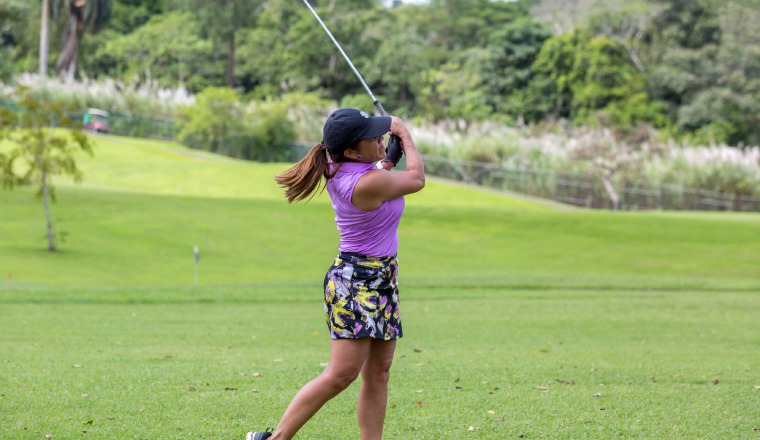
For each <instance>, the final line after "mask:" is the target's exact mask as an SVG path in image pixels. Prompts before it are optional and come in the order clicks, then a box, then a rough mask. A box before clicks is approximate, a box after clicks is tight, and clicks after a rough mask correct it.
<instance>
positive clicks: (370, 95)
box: [303, 0, 388, 116]
mask: <svg viewBox="0 0 760 440" xmlns="http://www.w3.org/2000/svg"><path fill="white" fill-rule="evenodd" d="M303 2H304V3H305V4H306V7H308V8H309V10H310V11H311V13H312V14H314V18H316V19H317V21H318V22H319V24H320V25H322V29H324V30H325V32H327V36H329V37H330V39H331V40H332V42H333V43H335V47H337V48H338V51H340V54H341V55H343V58H344V59H345V60H346V62H347V63H348V65H349V67H351V70H353V71H354V73H355V74H356V77H357V78H359V82H361V83H362V85H363V86H364V90H366V91H367V93H369V97H370V98H372V103H373V104H374V105H375V108H376V109H377V111H378V112H380V114H381V115H383V116H388V113H387V112H386V111H385V109H384V108H383V106H382V105H381V104H380V101H378V100H377V98H375V94H374V93H372V90H370V88H369V86H368V85H367V83H366V82H365V81H364V78H363V77H362V75H361V74H360V73H359V71H358V70H356V67H354V63H352V62H351V59H350V58H348V55H346V52H345V51H343V48H342V47H340V44H339V43H338V40H336V39H335V37H334V36H333V34H332V32H330V29H328V28H327V26H326V25H325V23H324V22H323V21H322V19H321V18H319V15H318V14H317V11H315V10H314V8H312V7H311V5H310V4H309V1H308V0H303Z"/></svg>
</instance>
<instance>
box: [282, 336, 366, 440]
mask: <svg viewBox="0 0 760 440" xmlns="http://www.w3.org/2000/svg"><path fill="white" fill-rule="evenodd" d="M370 343H371V341H370V339H369V338H363V339H333V340H332V342H331V345H330V362H329V363H328V364H327V368H325V371H324V372H323V373H322V374H320V375H319V376H317V377H316V378H315V379H314V380H312V381H311V382H309V383H307V384H306V385H304V386H303V388H301V390H300V391H298V393H296V395H295V397H293V400H291V401H290V405H288V408H287V409H286V410H285V413H284V414H283V415H282V419H280V423H279V424H278V425H277V429H275V431H274V434H273V435H272V437H270V440H280V439H288V440H289V439H291V438H293V436H294V435H295V434H296V432H298V430H299V429H301V427H302V426H303V425H304V424H305V423H306V422H308V421H309V419H310V418H311V417H312V416H314V414H316V413H317V411H319V409H320V408H322V406H323V405H324V404H325V403H327V401H328V400H330V399H332V398H333V397H335V396H337V395H338V394H339V393H340V392H341V391H343V390H345V389H346V388H348V386H349V385H351V383H352V382H353V381H354V380H356V377H357V376H358V375H359V372H360V371H362V365H364V364H365V359H366V358H367V355H368V354H369V353H370Z"/></svg>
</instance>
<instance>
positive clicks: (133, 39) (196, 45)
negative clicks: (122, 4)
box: [99, 12, 211, 86]
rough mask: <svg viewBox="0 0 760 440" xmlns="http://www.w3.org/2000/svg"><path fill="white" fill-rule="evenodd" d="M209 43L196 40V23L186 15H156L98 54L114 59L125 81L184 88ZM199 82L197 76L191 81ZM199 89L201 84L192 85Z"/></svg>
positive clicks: (204, 54)
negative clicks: (134, 79)
mask: <svg viewBox="0 0 760 440" xmlns="http://www.w3.org/2000/svg"><path fill="white" fill-rule="evenodd" d="M210 52H211V44H210V42H209V41H207V40H201V39H200V38H199V37H198V22H197V21H196V19H195V17H194V16H193V15H192V14H190V13H187V12H185V13H180V12H170V13H166V14H161V15H156V16H154V17H153V18H151V19H150V21H148V23H146V24H145V25H143V26H141V27H139V28H138V29H137V30H135V31H134V32H131V33H129V34H127V35H122V36H119V37H117V38H115V39H113V40H111V41H109V42H108V43H107V44H106V45H105V46H104V47H103V48H102V49H101V51H99V54H102V55H103V56H106V55H107V56H110V57H112V58H114V59H115V60H116V61H117V62H118V63H117V64H118V65H119V66H120V67H121V69H122V72H121V73H122V74H123V75H124V76H125V77H127V79H132V78H133V77H135V76H139V77H143V78H144V79H145V81H147V82H150V81H152V80H157V82H158V83H159V84H161V85H171V86H174V85H179V86H183V85H185V81H186V79H187V78H188V76H189V73H190V72H193V71H197V70H200V69H194V68H193V67H196V64H198V60H200V59H206V58H208V57H209V55H210ZM191 80H193V81H202V80H204V78H203V77H202V76H201V75H196V76H194V77H193V78H191ZM192 85H195V86H201V85H203V84H192Z"/></svg>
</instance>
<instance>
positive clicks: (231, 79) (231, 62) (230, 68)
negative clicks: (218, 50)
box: [227, 31, 235, 88]
mask: <svg viewBox="0 0 760 440" xmlns="http://www.w3.org/2000/svg"><path fill="white" fill-rule="evenodd" d="M227 87H229V88H233V87H235V31H232V32H231V33H230V40H229V54H228V55H227Z"/></svg>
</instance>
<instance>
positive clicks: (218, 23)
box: [174, 0, 262, 87]
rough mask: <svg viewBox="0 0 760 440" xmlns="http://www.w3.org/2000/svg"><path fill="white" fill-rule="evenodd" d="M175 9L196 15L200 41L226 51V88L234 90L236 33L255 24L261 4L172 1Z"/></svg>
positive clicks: (237, 0) (228, 0)
mask: <svg viewBox="0 0 760 440" xmlns="http://www.w3.org/2000/svg"><path fill="white" fill-rule="evenodd" d="M174 2H175V3H176V5H177V6H178V8H180V9H182V10H185V11H190V12H193V13H194V14H196V16H197V17H198V21H199V22H200V23H201V35H200V36H201V38H209V39H211V40H212V41H213V42H214V43H215V44H217V45H221V46H223V47H225V49H224V50H225V51H226V53H227V67H226V82H227V87H234V86H235V64H236V50H237V45H238V39H239V33H240V31H241V30H243V29H246V28H250V27H252V26H253V25H254V24H255V23H256V15H257V14H258V13H259V12H260V10H261V8H262V4H261V3H262V2H261V1H260V0H218V1H215V2H209V1H206V0H190V1H188V0H174Z"/></svg>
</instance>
